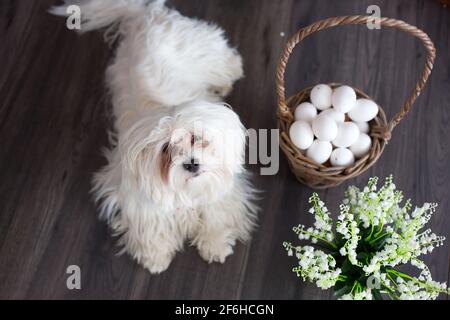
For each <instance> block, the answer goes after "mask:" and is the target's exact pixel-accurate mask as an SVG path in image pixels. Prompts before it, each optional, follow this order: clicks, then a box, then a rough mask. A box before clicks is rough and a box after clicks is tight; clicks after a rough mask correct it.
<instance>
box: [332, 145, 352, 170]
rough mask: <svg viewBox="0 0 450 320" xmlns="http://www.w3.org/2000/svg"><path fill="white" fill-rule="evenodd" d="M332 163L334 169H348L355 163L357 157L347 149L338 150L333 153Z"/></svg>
mask: <svg viewBox="0 0 450 320" xmlns="http://www.w3.org/2000/svg"><path fill="white" fill-rule="evenodd" d="M330 162H331V165H332V166H333V167H348V166H351V165H352V164H353V163H355V157H354V156H353V153H352V152H351V151H350V150H348V149H347V148H336V149H334V150H333V152H332V153H331V157H330Z"/></svg>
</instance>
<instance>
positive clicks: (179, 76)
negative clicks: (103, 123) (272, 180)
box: [51, 0, 256, 273]
mask: <svg viewBox="0 0 450 320" xmlns="http://www.w3.org/2000/svg"><path fill="white" fill-rule="evenodd" d="M77 4H78V5H79V7H80V9H81V19H82V29H81V31H83V32H84V31H88V30H93V29H98V28H103V27H108V29H107V30H106V33H105V36H106V37H109V38H110V39H113V40H114V39H116V38H119V39H120V44H119V46H118V49H117V53H116V55H115V58H114V61H113V62H112V64H111V65H110V66H109V67H108V69H107V71H106V80H107V84H108V87H109V89H110V91H111V95H112V104H113V111H114V117H115V131H116V132H115V137H116V138H115V142H114V143H113V147H112V149H111V150H109V151H108V152H107V158H108V162H109V163H108V165H107V166H106V167H105V168H103V169H102V170H101V171H100V172H98V173H97V174H96V175H95V179H94V188H93V189H94V192H95V195H96V198H97V199H98V200H99V201H101V217H102V218H104V219H106V220H107V221H108V223H109V225H110V226H111V228H112V229H113V231H114V232H115V234H117V235H118V236H120V240H119V243H120V245H122V246H123V251H122V252H125V251H126V252H128V253H129V254H130V255H131V256H133V258H135V259H136V260H137V261H138V262H139V263H141V264H142V265H143V266H144V267H146V268H147V269H148V270H150V272H152V273H160V272H162V271H164V270H166V269H167V268H168V266H169V264H170V262H171V261H172V259H173V257H174V255H175V253H176V251H178V250H180V249H182V247H183V243H184V241H185V240H187V239H188V240H189V241H190V242H191V244H192V245H195V246H196V247H197V249H198V251H199V253H200V255H201V256H202V258H203V259H205V260H206V261H208V262H213V261H217V262H221V263H223V262H224V261H225V258H226V257H227V256H228V255H230V254H231V253H233V246H234V244H235V242H236V240H241V241H244V240H246V239H248V238H249V234H250V231H251V229H252V227H253V226H254V223H255V219H256V206H255V205H254V203H253V201H254V199H255V197H254V194H255V190H254V189H253V187H252V185H251V184H250V182H249V180H248V178H247V173H246V171H245V169H244V167H243V164H244V161H245V143H246V133H245V128H244V127H243V125H242V123H241V122H240V120H239V118H238V116H237V115H236V113H234V112H233V111H232V110H231V109H230V108H229V107H228V106H227V105H226V104H225V103H223V102H220V101H221V99H222V98H223V97H224V96H226V95H227V94H228V93H229V92H230V90H231V88H232V85H233V83H234V82H235V81H236V80H238V79H239V78H241V77H242V76H243V71H242V61H241V57H240V55H239V54H238V53H237V52H236V50H235V49H233V48H231V47H230V46H229V45H228V42H227V40H226V38H225V37H224V32H223V30H222V29H220V28H219V27H217V26H215V25H212V24H210V23H207V22H204V21H199V20H196V19H190V18H187V17H184V16H182V15H180V14H179V13H178V12H177V11H175V10H171V9H168V8H167V7H165V6H164V1H158V0H154V1H149V0H88V1H81V2H79V3H77ZM66 7H67V6H61V7H56V8H53V9H52V10H51V12H52V13H54V14H58V15H67V14H66Z"/></svg>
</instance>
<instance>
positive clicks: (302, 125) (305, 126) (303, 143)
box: [289, 120, 314, 150]
mask: <svg viewBox="0 0 450 320" xmlns="http://www.w3.org/2000/svg"><path fill="white" fill-rule="evenodd" d="M289 136H290V137H291V141H292V143H293V144H294V145H295V146H296V147H297V148H299V149H300V150H305V149H308V148H309V147H310V146H311V144H312V143H313V140H314V134H313V132H312V129H311V126H310V125H309V123H308V122H306V121H303V120H299V121H295V122H294V123H293V124H292V125H291V127H290V128H289Z"/></svg>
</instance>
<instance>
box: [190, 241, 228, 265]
mask: <svg viewBox="0 0 450 320" xmlns="http://www.w3.org/2000/svg"><path fill="white" fill-rule="evenodd" d="M198 252H199V254H200V256H201V257H202V258H203V259H204V260H205V261H207V262H208V263H212V262H220V263H224V262H225V259H226V258H227V257H228V256H229V255H230V254H232V253H233V246H232V245H231V244H229V243H227V242H219V241H212V242H205V243H203V244H202V245H200V246H198Z"/></svg>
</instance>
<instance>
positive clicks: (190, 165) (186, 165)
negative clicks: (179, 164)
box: [183, 158, 200, 173]
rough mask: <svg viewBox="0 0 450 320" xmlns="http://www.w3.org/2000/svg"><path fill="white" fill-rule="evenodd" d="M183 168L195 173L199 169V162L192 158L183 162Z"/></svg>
mask: <svg viewBox="0 0 450 320" xmlns="http://www.w3.org/2000/svg"><path fill="white" fill-rule="evenodd" d="M183 168H184V169H185V170H186V171H189V172H191V173H196V172H197V171H198V169H200V164H199V163H198V162H197V160H195V159H194V158H192V159H191V162H189V163H183Z"/></svg>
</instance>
